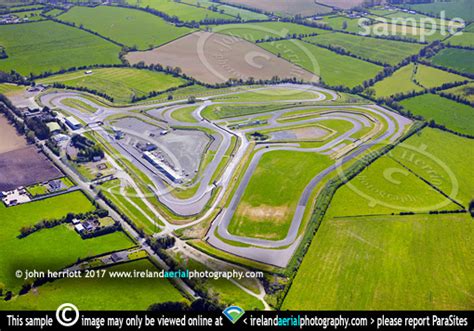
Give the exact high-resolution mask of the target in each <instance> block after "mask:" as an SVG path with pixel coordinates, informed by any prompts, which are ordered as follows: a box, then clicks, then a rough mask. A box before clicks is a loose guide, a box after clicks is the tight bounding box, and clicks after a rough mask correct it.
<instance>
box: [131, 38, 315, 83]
mask: <svg viewBox="0 0 474 331" xmlns="http://www.w3.org/2000/svg"><path fill="white" fill-rule="evenodd" d="M226 38H227V37H226V36H224V35H220V34H216V33H209V32H195V33H193V34H190V35H188V36H186V37H184V38H181V39H178V40H176V41H174V42H171V43H169V44H167V45H165V46H163V47H160V48H156V49H153V50H150V51H146V52H131V53H128V54H127V55H126V58H127V60H128V61H129V62H130V63H132V64H135V63H139V62H141V61H143V62H144V63H145V64H147V65H150V64H156V63H160V64H161V65H164V66H171V67H179V68H181V70H182V71H183V73H185V74H186V75H188V76H191V77H193V78H195V79H197V80H199V81H201V82H205V83H210V84H215V83H223V82H225V81H227V80H229V79H230V78H234V79H244V80H247V79H249V78H250V77H253V78H254V79H257V80H258V79H271V78H272V77H274V76H278V77H280V78H293V77H296V78H297V79H303V80H304V81H317V77H316V76H314V75H313V74H311V73H310V72H308V71H306V70H304V69H302V68H299V67H297V66H295V65H293V64H291V63H289V62H287V61H285V60H283V59H281V58H278V57H277V56H275V55H272V54H271V53H269V52H266V51H264V50H261V49H260V48H259V47H257V46H256V45H254V44H251V43H249V42H247V41H245V40H241V39H233V40H232V41H231V43H230V44H228V47H226V48H224V49H223V48H222V47H220V46H219V45H220V44H221V43H224V44H226V43H228V41H227V39H226ZM203 54H205V56H203ZM245 54H255V55H254V56H256V59H255V63H253V62H251V63H249V62H248V61H246V60H245ZM257 55H258V56H257ZM213 59H214V60H213ZM215 59H220V60H219V61H215ZM255 68H258V69H259V70H258V71H255Z"/></svg>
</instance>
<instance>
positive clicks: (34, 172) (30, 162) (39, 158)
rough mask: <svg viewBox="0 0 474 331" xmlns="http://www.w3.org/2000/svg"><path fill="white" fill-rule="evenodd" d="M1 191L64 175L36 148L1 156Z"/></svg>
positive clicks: (31, 147)
mask: <svg viewBox="0 0 474 331" xmlns="http://www.w3.org/2000/svg"><path fill="white" fill-rule="evenodd" d="M0 169H1V171H0V191H9V190H13V189H15V188H17V187H19V186H29V185H34V184H37V183H42V182H45V181H49V180H51V179H55V178H59V177H62V176H63V174H62V173H61V171H59V169H58V168H56V167H55V166H54V164H53V163H52V162H51V161H50V160H49V159H48V158H47V157H46V155H44V154H43V153H42V152H38V151H37V150H36V148H35V147H33V146H28V147H25V148H22V149H17V150H15V151H11V152H7V153H3V154H0Z"/></svg>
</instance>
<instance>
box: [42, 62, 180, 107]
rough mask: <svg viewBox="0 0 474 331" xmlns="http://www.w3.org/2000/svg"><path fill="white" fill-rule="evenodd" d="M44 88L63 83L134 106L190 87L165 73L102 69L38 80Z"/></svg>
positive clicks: (127, 69) (128, 69)
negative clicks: (155, 95) (144, 99)
mask: <svg viewBox="0 0 474 331" xmlns="http://www.w3.org/2000/svg"><path fill="white" fill-rule="evenodd" d="M38 83H40V84H54V83H60V84H64V85H66V86H68V87H72V88H81V87H82V88H87V89H89V90H96V91H98V92H100V93H104V94H106V95H108V96H110V97H111V98H113V100H114V102H118V103H120V102H123V103H127V102H132V100H134V98H142V97H146V96H147V95H148V94H149V93H150V92H162V91H166V90H168V89H170V88H176V87H179V86H181V85H183V84H185V83H186V80H184V79H182V78H179V77H173V76H171V75H167V74H165V73H161V72H156V71H150V70H140V69H130V68H101V69H94V70H91V73H86V72H84V71H74V72H70V73H66V74H62V75H56V76H50V77H47V78H44V79H40V80H38Z"/></svg>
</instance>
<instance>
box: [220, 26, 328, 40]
mask: <svg viewBox="0 0 474 331" xmlns="http://www.w3.org/2000/svg"><path fill="white" fill-rule="evenodd" d="M212 31H213V32H216V33H222V34H227V35H231V36H236V37H240V38H242V39H245V40H247V41H250V42H255V41H257V40H266V39H268V38H284V37H286V36H287V35H289V34H290V35H293V34H296V35H300V34H302V35H309V34H313V33H317V34H318V35H319V34H326V33H331V31H328V30H323V29H318V28H312V27H309V26H305V25H300V24H295V23H289V22H257V23H244V24H225V25H221V26H212Z"/></svg>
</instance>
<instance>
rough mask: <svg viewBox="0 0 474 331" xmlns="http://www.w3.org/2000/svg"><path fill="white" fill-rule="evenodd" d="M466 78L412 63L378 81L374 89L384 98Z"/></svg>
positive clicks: (378, 95) (377, 94) (376, 93)
mask: <svg viewBox="0 0 474 331" xmlns="http://www.w3.org/2000/svg"><path fill="white" fill-rule="evenodd" d="M464 80H466V78H464V77H462V76H459V75H456V74H452V73H449V72H447V71H443V70H439V69H436V68H433V67H429V66H425V65H422V64H417V65H415V64H413V63H410V64H408V65H406V66H404V67H401V68H400V69H398V70H397V71H395V72H394V73H393V74H392V75H391V76H389V77H386V78H385V79H383V80H382V81H379V82H377V83H376V84H375V85H374V86H373V89H374V90H375V95H376V96H377V97H379V98H384V97H388V96H391V95H396V94H397V93H408V92H411V91H416V92H417V91H422V90H423V89H424V88H432V87H438V86H441V85H443V84H444V83H453V82H462V81H464ZM417 83H418V84H417ZM420 85H421V86H420Z"/></svg>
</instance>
